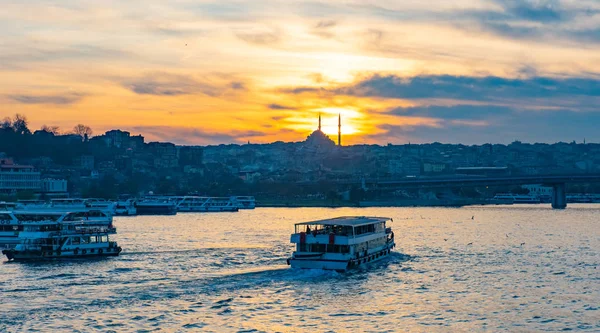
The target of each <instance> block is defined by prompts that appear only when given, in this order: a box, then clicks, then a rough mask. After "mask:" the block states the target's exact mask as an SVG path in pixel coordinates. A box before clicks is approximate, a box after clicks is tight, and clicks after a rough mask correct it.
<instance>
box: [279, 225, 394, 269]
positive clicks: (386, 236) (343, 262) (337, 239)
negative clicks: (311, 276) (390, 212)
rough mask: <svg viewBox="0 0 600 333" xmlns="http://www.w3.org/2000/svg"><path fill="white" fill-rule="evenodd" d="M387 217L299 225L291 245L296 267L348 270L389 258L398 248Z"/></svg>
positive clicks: (292, 262) (290, 260)
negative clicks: (294, 245)
mask: <svg viewBox="0 0 600 333" xmlns="http://www.w3.org/2000/svg"><path fill="white" fill-rule="evenodd" d="M387 221H391V219H389V218H386V217H367V216H345V217H336V218H332V219H327V220H319V221H312V222H304V223H298V224H296V225H295V232H294V233H293V234H292V236H291V238H290V242H291V243H294V244H296V251H294V252H293V253H292V257H291V258H289V259H288V260H287V263H288V265H291V267H292V268H312V269H327V270H336V271H345V270H347V269H350V268H354V267H357V266H359V265H361V264H366V263H369V262H373V261H377V260H380V259H382V258H385V257H387V256H388V255H389V254H390V251H391V250H392V249H393V248H394V247H395V246H396V244H395V242H394V233H393V232H392V230H391V228H388V227H386V223H387Z"/></svg>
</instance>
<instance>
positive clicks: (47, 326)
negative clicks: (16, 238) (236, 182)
mask: <svg viewBox="0 0 600 333" xmlns="http://www.w3.org/2000/svg"><path fill="white" fill-rule="evenodd" d="M343 215H360V216H362V215H365V216H367V215H372V216H385V217H390V218H392V219H393V222H391V223H390V225H391V227H392V228H393V230H394V233H395V235H396V242H397V247H396V249H395V250H394V252H393V255H391V256H390V257H388V258H386V259H384V260H382V261H380V262H376V263H372V264H370V265H367V266H365V267H361V268H359V269H356V270H352V271H348V272H345V273H337V272H332V271H323V270H296V269H291V268H289V266H287V265H286V258H288V256H289V255H290V254H291V252H292V250H293V247H292V245H291V244H290V242H289V241H290V234H291V233H292V231H293V226H294V223H298V222H303V221H309V220H314V219H322V218H329V217H335V216H343ZM114 224H115V226H116V227H117V231H118V234H117V235H116V236H115V238H116V240H117V241H118V242H119V245H120V246H121V247H122V248H123V252H122V254H121V255H120V256H119V257H114V258H104V259H95V260H66V261H65V260H62V261H61V260H55V261H47V262H7V261H6V258H3V259H1V260H2V261H1V262H0V332H557V331H589V332H600V205H569V207H568V208H567V209H565V210H552V209H551V208H550V206H549V205H527V206H518V205H514V206H481V207H463V208H381V207H378V208H257V209H254V210H241V211H239V212H237V213H180V214H177V215H175V216H136V217H115V220H114Z"/></svg>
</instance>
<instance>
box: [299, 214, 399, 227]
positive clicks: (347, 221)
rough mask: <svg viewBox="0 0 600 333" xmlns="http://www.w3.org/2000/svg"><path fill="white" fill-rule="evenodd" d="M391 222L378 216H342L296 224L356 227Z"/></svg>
mask: <svg viewBox="0 0 600 333" xmlns="http://www.w3.org/2000/svg"><path fill="white" fill-rule="evenodd" d="M390 220H391V219H390V218H389V217H377V216H340V217H334V218H332V219H325V220H317V221H310V222H303V223H296V225H342V226H352V227H356V226H361V225H367V224H373V223H378V222H386V221H390Z"/></svg>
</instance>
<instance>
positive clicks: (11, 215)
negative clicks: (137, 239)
mask: <svg viewBox="0 0 600 333" xmlns="http://www.w3.org/2000/svg"><path fill="white" fill-rule="evenodd" d="M112 221H113V220H112V216H111V215H110V214H107V213H106V212H104V211H101V210H86V211H77V212H58V211H48V212H43V211H39V210H30V211H11V212H9V211H4V212H0V224H2V226H3V227H4V228H3V229H7V231H9V232H11V233H12V235H11V237H12V238H8V239H5V243H6V240H8V241H9V243H8V245H9V246H8V247H9V248H7V249H4V250H2V254H4V255H6V257H7V258H8V260H39V259H55V258H82V257H106V256H117V255H119V253H121V247H119V246H118V245H117V243H116V242H112V241H110V239H109V237H110V235H112V234H115V233H116V228H115V227H114V226H113V224H112ZM5 236H7V235H5ZM11 243H12V244H11ZM13 246H14V247H13Z"/></svg>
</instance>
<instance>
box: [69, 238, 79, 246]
mask: <svg viewBox="0 0 600 333" xmlns="http://www.w3.org/2000/svg"><path fill="white" fill-rule="evenodd" d="M80 243H81V241H80V240H79V237H73V238H71V244H72V245H79V244H80Z"/></svg>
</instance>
